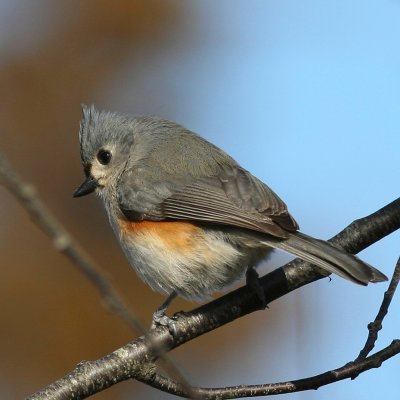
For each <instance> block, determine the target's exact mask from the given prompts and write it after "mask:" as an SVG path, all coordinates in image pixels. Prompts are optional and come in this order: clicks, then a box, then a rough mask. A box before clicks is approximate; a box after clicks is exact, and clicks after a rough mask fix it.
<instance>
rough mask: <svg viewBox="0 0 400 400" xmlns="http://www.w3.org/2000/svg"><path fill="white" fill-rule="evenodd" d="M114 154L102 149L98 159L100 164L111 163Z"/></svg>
mask: <svg viewBox="0 0 400 400" xmlns="http://www.w3.org/2000/svg"><path fill="white" fill-rule="evenodd" d="M111 157H112V154H111V152H110V151H108V150H104V149H101V150H100V151H99V152H98V153H97V159H98V160H99V163H100V164H103V165H107V164H109V162H110V161H111Z"/></svg>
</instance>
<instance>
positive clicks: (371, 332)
mask: <svg viewBox="0 0 400 400" xmlns="http://www.w3.org/2000/svg"><path fill="white" fill-rule="evenodd" d="M399 280H400V258H399V259H398V260H397V263H396V268H395V270H394V273H393V276H392V279H391V281H390V284H389V287H388V290H387V291H386V292H385V294H384V296H383V301H382V304H381V306H380V308H379V311H378V314H377V315H376V317H375V320H374V321H373V322H371V323H369V324H368V338H367V340H366V342H365V345H364V347H363V349H362V350H361V351H360V354H359V355H358V357H357V358H356V362H357V361H360V360H363V359H365V358H366V357H367V356H368V354H369V353H370V352H371V351H372V350H373V348H374V347H375V342H376V341H377V339H378V332H379V331H380V330H381V329H382V322H383V319H384V318H385V316H386V314H387V313H388V310H389V306H390V303H391V302H392V299H393V296H394V293H395V292H396V289H397V285H398V283H399Z"/></svg>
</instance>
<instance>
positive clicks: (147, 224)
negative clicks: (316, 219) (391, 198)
mask: <svg viewBox="0 0 400 400" xmlns="http://www.w3.org/2000/svg"><path fill="white" fill-rule="evenodd" d="M79 139H80V148H81V158H82V164H83V169H84V172H85V175H86V180H85V181H84V182H83V183H82V185H81V186H79V188H78V189H77V190H76V191H75V193H74V196H75V197H79V196H83V195H86V194H89V193H91V192H96V193H97V194H99V195H100V198H101V199H102V201H103V204H104V206H105V209H106V211H107V214H108V217H109V220H110V223H111V226H112V228H113V230H114V232H115V235H116V237H117V239H118V240H119V243H120V244H121V247H122V249H123V251H124V253H125V255H126V256H127V258H128V260H129V262H130V264H131V265H132V266H133V268H134V269H135V270H136V272H137V273H138V274H139V276H140V277H141V278H142V279H143V280H144V281H145V282H146V283H147V284H149V285H150V286H151V287H152V288H153V289H154V290H156V291H159V292H161V293H164V294H166V295H168V298H167V300H166V301H165V302H164V303H163V305H162V306H161V307H160V308H159V309H158V310H157V312H156V313H155V314H154V320H155V321H157V322H160V323H168V322H170V320H169V319H168V317H166V316H165V310H166V308H167V306H168V305H169V303H170V302H171V301H172V299H173V298H174V297H175V296H176V295H179V296H182V297H184V298H187V299H191V300H199V299H203V298H205V297H207V296H208V295H210V294H211V293H213V292H215V291H218V290H221V289H224V288H225V287H226V286H228V285H230V284H231V283H232V282H234V281H236V280H237V279H239V278H240V277H242V276H243V275H244V274H245V272H246V271H247V277H248V278H249V280H250V283H254V282H251V279H250V278H251V277H254V274H253V273H252V272H253V271H254V270H253V268H254V267H256V266H257V264H258V263H259V262H260V261H261V260H262V259H264V258H265V257H266V255H267V254H268V252H270V251H271V249H273V248H275V249H280V250H283V251H285V252H288V253H291V254H293V255H295V256H297V257H300V258H301V259H303V260H305V261H309V262H310V263H312V264H314V265H317V266H319V267H321V268H323V269H325V270H327V271H328V272H333V273H335V274H337V275H339V276H341V277H342V278H345V279H348V280H350V281H352V282H355V283H358V284H361V285H367V284H368V283H369V282H382V281H385V280H387V277H386V276H385V275H384V274H382V273H381V272H380V271H378V270H377V269H376V268H374V267H372V266H371V265H368V264H367V263H365V262H364V261H362V260H360V259H359V258H358V257H356V256H354V255H351V254H348V253H346V252H344V251H342V250H340V249H338V248H336V247H334V246H332V245H331V244H329V243H328V242H326V241H322V240H318V239H314V238H312V237H310V236H307V235H305V234H303V233H301V232H299V231H298V229H299V227H298V225H297V223H296V221H295V220H294V219H293V217H292V216H291V215H290V214H289V212H288V209H287V207H286V204H285V203H284V202H283V201H282V200H281V199H280V198H279V197H278V196H277V195H276V194H275V193H274V192H273V191H272V190H271V189H270V188H269V187H268V186H267V185H265V184H264V183H263V182H261V181H260V180H259V179H257V178H256V177H254V176H253V175H252V174H251V173H250V172H248V171H246V170H245V169H244V168H242V167H241V166H240V165H239V164H238V163H237V162H236V161H235V160H233V159H232V158H231V157H229V156H228V155H227V154H226V153H225V152H223V151H222V150H221V149H219V148H218V147H216V146H214V145H213V144H211V143H209V142H208V141H206V140H205V139H203V138H202V137H200V136H199V135H197V134H196V133H194V132H191V131H189V130H187V129H186V128H184V127H183V126H181V125H178V124H176V123H174V122H171V121H167V120H164V119H160V118H155V117H130V116H126V115H122V114H118V113H114V112H107V111H98V110H96V109H95V108H94V107H93V106H90V107H86V106H83V119H82V122H81V125H80V132H79ZM253 286H254V285H253Z"/></svg>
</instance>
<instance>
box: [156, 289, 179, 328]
mask: <svg viewBox="0 0 400 400" xmlns="http://www.w3.org/2000/svg"><path fill="white" fill-rule="evenodd" d="M176 296H177V293H176V292H172V293H171V294H170V295H169V296H168V297H167V298H166V300H165V301H164V302H163V303H162V304H161V306H160V307H158V308H157V310H156V311H155V313H154V314H153V323H152V327H154V326H157V325H163V326H168V327H170V326H172V325H173V323H174V321H173V319H172V318H170V317H168V316H167V315H165V311H166V310H167V308H168V306H169V305H170V304H171V303H172V301H173V300H174V299H175V297H176Z"/></svg>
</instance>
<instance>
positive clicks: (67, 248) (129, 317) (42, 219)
mask: <svg viewBox="0 0 400 400" xmlns="http://www.w3.org/2000/svg"><path fill="white" fill-rule="evenodd" d="M0 178H1V181H0V183H1V184H3V185H4V187H6V188H7V189H8V190H9V191H10V193H12V194H13V195H14V196H15V197H16V198H17V199H18V200H19V202H20V203H21V204H22V206H23V207H24V208H25V209H26V210H27V211H28V213H29V215H30V216H31V218H32V220H33V221H34V222H35V224H36V225H37V226H38V227H39V228H40V229H41V230H42V231H43V232H44V233H45V234H46V235H47V236H48V237H50V239H52V241H53V243H54V246H55V247H56V249H57V250H59V251H60V252H61V253H63V254H64V255H65V256H66V257H67V258H69V259H70V261H72V264H73V265H74V266H76V267H78V269H79V270H80V271H81V272H83V274H84V275H85V276H86V277H87V278H88V279H89V281H90V282H91V283H92V284H93V285H94V287H95V288H96V289H97V290H98V292H99V293H100V296H101V297H102V300H103V304H104V305H105V306H106V307H107V309H108V310H109V311H111V312H113V313H115V314H117V315H119V316H120V317H121V318H122V319H123V320H124V321H125V322H126V323H127V324H128V326H129V327H130V328H131V329H135V330H136V331H137V332H139V334H141V335H144V334H145V333H146V329H145V328H144V327H143V325H142V324H141V322H140V321H139V319H138V318H137V317H136V315H135V314H134V313H133V312H132V311H130V310H129V308H128V307H127V306H126V304H125V303H124V301H123V300H122V299H121V297H120V296H119V295H118V293H117V292H116V290H115V289H114V288H113V286H112V285H111V284H110V282H109V281H108V279H107V278H106V276H105V275H104V274H103V273H102V272H101V271H100V269H99V267H98V266H96V264H95V263H94V261H93V260H92V259H91V258H90V257H89V256H88V254H86V252H85V251H84V250H83V249H82V248H81V247H80V246H79V245H78V244H77V243H76V242H75V241H74V240H73V239H72V237H71V236H70V234H69V233H68V232H67V231H66V230H65V229H64V228H63V227H62V226H61V224H60V223H59V222H58V221H57V220H56V218H55V217H54V216H53V215H52V214H51V212H50V210H48V209H47V207H46V206H45V204H44V203H43V202H42V201H41V200H40V199H39V197H38V196H37V193H36V190H35V189H34V187H33V186H32V185H30V184H27V183H25V182H24V181H23V180H22V179H21V178H20V177H19V176H18V174H17V172H16V171H15V170H14V168H12V166H11V164H10V163H9V162H8V161H7V160H6V158H5V157H4V156H3V155H2V154H1V153H0ZM153 348H154V349H153V350H154V351H155V354H156V355H157V358H160V359H161V360H162V361H163V368H164V370H165V371H166V372H167V373H168V374H169V375H170V376H171V378H173V379H175V380H176V381H178V382H180V384H181V385H183V386H184V387H185V388H186V389H185V390H186V392H187V393H189V394H190V393H192V389H191V386H190V385H189V384H188V383H187V381H186V379H185V378H184V377H183V376H182V374H181V372H180V371H179V369H178V368H177V367H176V366H175V363H174V362H173V361H172V360H171V359H170V357H169V356H168V355H167V354H165V352H164V351H163V349H162V347H155V346H153ZM191 397H192V398H193V399H195V398H197V397H196V394H194V393H192V396H191Z"/></svg>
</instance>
